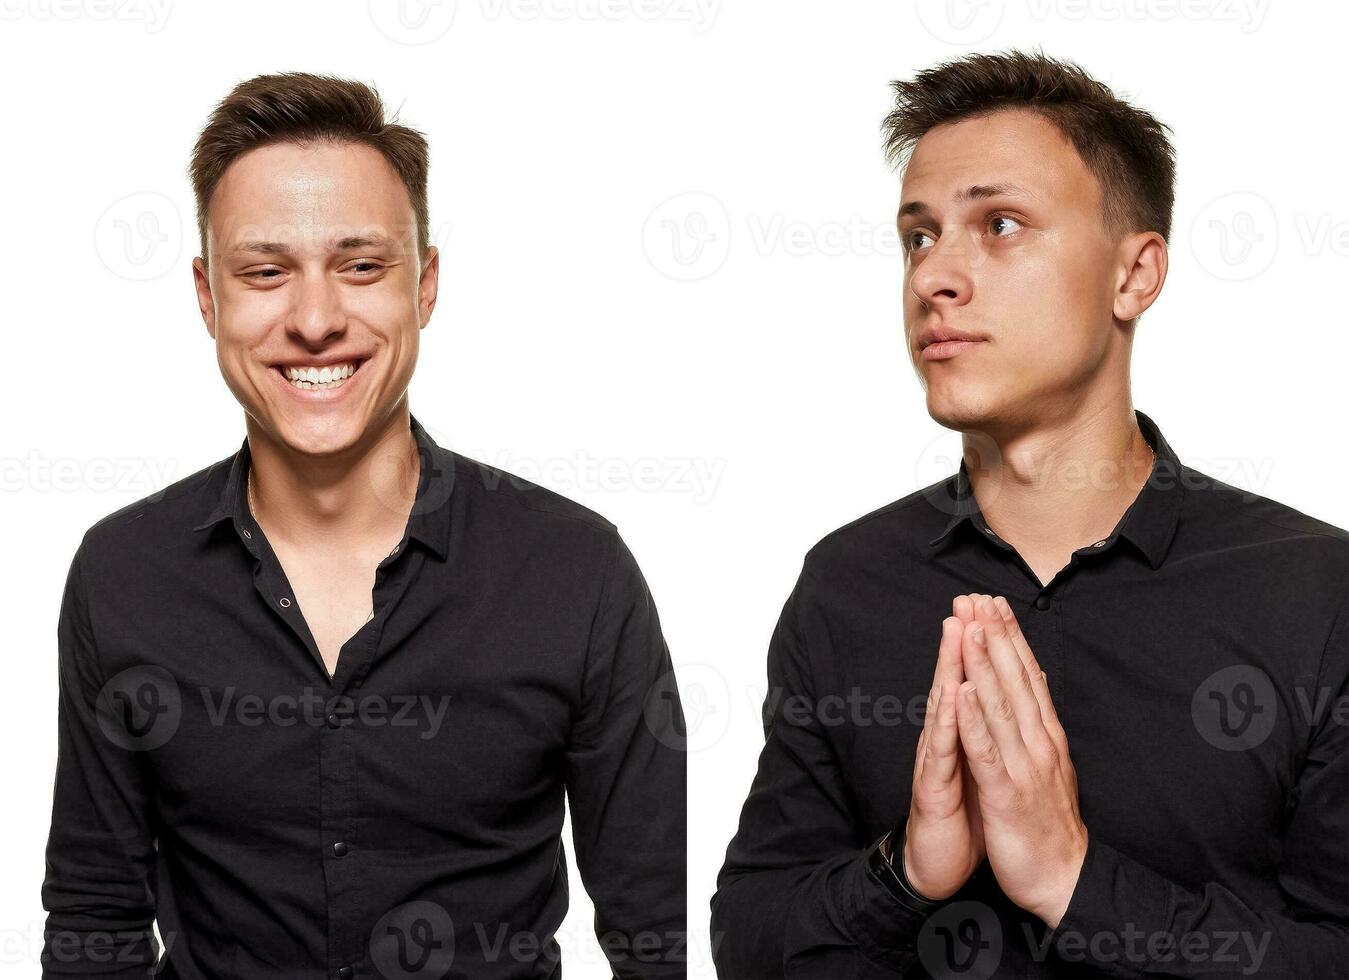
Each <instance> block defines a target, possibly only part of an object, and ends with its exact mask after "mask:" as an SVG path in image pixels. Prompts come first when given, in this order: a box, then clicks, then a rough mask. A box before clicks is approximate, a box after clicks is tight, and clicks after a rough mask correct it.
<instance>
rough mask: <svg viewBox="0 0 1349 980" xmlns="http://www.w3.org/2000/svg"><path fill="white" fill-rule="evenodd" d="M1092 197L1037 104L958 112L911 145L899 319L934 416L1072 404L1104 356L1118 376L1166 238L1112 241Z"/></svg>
mask: <svg viewBox="0 0 1349 980" xmlns="http://www.w3.org/2000/svg"><path fill="white" fill-rule="evenodd" d="M1101 193H1102V192H1101V186H1100V184H1099V182H1098V181H1097V179H1096V177H1095V176H1094V175H1093V174H1092V173H1091V171H1090V170H1088V169H1087V167H1086V165H1085V164H1084V163H1083V162H1082V159H1081V157H1080V156H1079V155H1078V153H1077V151H1076V149H1075V148H1074V147H1073V144H1072V143H1071V142H1070V141H1069V139H1068V137H1067V136H1065V135H1064V134H1063V133H1062V132H1061V131H1060V130H1059V129H1057V128H1056V127H1055V126H1054V125H1053V124H1052V123H1050V122H1049V121H1047V120H1046V119H1045V118H1044V117H1043V116H1040V115H1038V114H1036V113H1034V112H1028V111H1023V110H1015V109H1008V110H1001V111H997V112H993V113H991V114H987V115H982V116H975V117H970V118H967V119H962V120H957V121H955V122H950V123H945V124H942V125H940V126H937V127H934V128H933V129H931V130H929V131H928V132H927V133H925V134H924V135H923V137H922V138H921V139H920V140H919V141H918V143H917V144H916V146H915V147H914V151H913V154H912V156H911V158H910V161H909V165H908V167H907V169H906V171H905V176H904V182H903V190H902V195H901V202H900V209H899V215H898V223H899V237H900V240H901V242H902V243H903V246H904V256H905V271H904V279H905V291H904V323H905V338H906V340H907V346H908V350H909V353H910V356H911V357H912V358H913V361H914V365H915V368H916V370H917V372H918V375H919V379H920V381H921V382H922V384H923V387H924V389H925V391H926V393H927V401H928V411H929V413H930V414H931V416H932V417H933V418H934V419H935V420H937V421H938V422H940V423H941V424H943V425H945V426H947V427H949V428H953V429H961V430H969V429H981V428H990V427H992V426H994V425H996V424H998V423H1000V422H1001V423H1013V424H1014V423H1015V422H1016V421H1017V420H1024V419H1027V418H1031V417H1034V416H1035V415H1036V414H1038V413H1041V412H1043V406H1044V403H1045V402H1046V401H1049V402H1055V401H1057V402H1058V404H1059V405H1060V406H1061V407H1066V406H1069V405H1072V404H1074V403H1075V401H1077V400H1078V399H1080V398H1081V393H1082V392H1083V391H1084V390H1085V389H1086V388H1087V387H1089V386H1090V385H1091V383H1092V382H1093V380H1094V379H1096V378H1097V377H1098V376H1099V375H1100V374H1101V372H1102V368H1103V367H1104V366H1106V365H1107V364H1117V365H1120V366H1121V377H1120V378H1119V379H1118V380H1119V381H1120V382H1121V383H1123V382H1124V381H1125V377H1124V376H1123V372H1127V365H1128V349H1129V348H1128V344H1129V335H1128V334H1127V332H1126V331H1125V330H1124V329H1123V327H1124V324H1125V322H1127V321H1129V320H1131V319H1132V318H1134V317H1136V316H1137V315H1138V314H1139V313H1141V312H1143V310H1144V309H1146V308H1147V306H1148V305H1150V304H1151V302H1152V300H1153V298H1155V296H1156V294H1157V292H1158V291H1159V290H1160V288H1161V280H1162V279H1163V278H1164V277H1165V242H1164V240H1163V239H1162V238H1161V236H1160V235H1157V234H1155V233H1151V232H1148V233H1139V234H1131V235H1125V236H1121V237H1118V238H1116V237H1113V236H1111V235H1110V233H1109V231H1108V230H1107V228H1106V227H1105V224H1104V221H1103V218H1102V212H1101ZM1152 240H1155V241H1156V242H1159V243H1161V244H1162V248H1161V249H1160V252H1161V255H1160V256H1158V255H1157V254H1156V253H1157V251H1158V250H1157V249H1155V248H1145V246H1146V245H1147V244H1148V243H1149V242H1150V241H1152ZM1140 252H1143V253H1144V257H1143V258H1142V259H1141V260H1140V258H1139V256H1140ZM1140 265H1141V267H1140ZM952 337H968V338H971V339H970V340H969V341H967V342H964V343H962V342H960V341H952V340H949V339H946V340H944V341H943V338H952ZM1036 406H1040V407H1039V408H1036Z"/></svg>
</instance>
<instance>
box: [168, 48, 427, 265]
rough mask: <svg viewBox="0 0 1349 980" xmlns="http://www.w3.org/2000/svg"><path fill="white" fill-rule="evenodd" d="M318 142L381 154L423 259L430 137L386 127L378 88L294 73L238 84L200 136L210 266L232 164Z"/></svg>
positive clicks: (198, 169) (195, 182)
mask: <svg viewBox="0 0 1349 980" xmlns="http://www.w3.org/2000/svg"><path fill="white" fill-rule="evenodd" d="M321 140H327V141H330V142H336V143H344V142H345V143H361V144H364V145H366V146H369V147H371V148H372V149H375V150H378V151H379V152H380V153H381V154H382V155H383V157H384V159H385V160H387V161H388V162H389V164H390V166H392V167H393V169H394V172H395V173H397V174H398V177H399V179H400V180H402V182H403V186H404V187H406V188H407V192H408V197H409V198H410V199H411V201H412V211H413V214H414V215H415V216H416V220H417V246H418V248H419V250H420V252H421V254H422V256H425V255H426V253H427V250H428V249H429V248H430V244H431V238H430V228H429V226H430V216H429V213H428V209H427V203H426V178H427V171H428V167H429V164H428V157H429V153H428V149H427V144H426V137H425V136H423V135H422V134H421V133H419V132H417V131H416V130H414V129H409V128H408V127H406V126H400V125H398V124H396V122H395V121H394V120H392V119H390V120H387V121H386V119H385V108H384V102H383V101H382V100H381V99H380V96H379V92H378V91H377V90H376V89H375V88H374V86H371V85H366V84H365V83H364V82H356V81H351V80H349V79H344V78H335V77H333V76H331V75H311V74H309V73H307V72H298V71H292V72H282V73H280V74H275V75H258V76H256V77H254V78H250V79H248V80H247V81H245V82H240V83H239V84H238V85H236V86H234V88H233V89H231V90H230V93H229V94H228V95H226V96H225V98H224V99H222V100H221V101H220V103H219V105H217V106H216V107H215V111H214V112H212V113H211V118H210V119H209V120H208V121H207V123H206V126H205V128H204V129H202V131H201V135H200V136H198V137H197V143H196V146H195V147H193V150H192V163H191V165H190V166H189V167H188V176H189V177H190V178H191V181H192V192H193V195H194V196H195V197H196V201H197V233H198V235H200V236H201V255H202V259H203V260H204V261H206V262H208V263H209V261H210V257H209V256H208V255H207V240H206V211H207V207H208V205H209V204H210V203H211V195H212V194H213V193H214V192H215V188H216V185H217V184H219V183H220V178H221V177H222V176H224V173H225V171H226V169H228V167H229V165H230V164H231V163H233V162H234V161H235V160H236V159H237V158H238V157H240V156H242V155H243V154H244V153H247V152H248V151H249V150H253V149H256V148H258V147H260V146H267V145H269V144H272V143H281V142H291V143H309V142H316V141H321Z"/></svg>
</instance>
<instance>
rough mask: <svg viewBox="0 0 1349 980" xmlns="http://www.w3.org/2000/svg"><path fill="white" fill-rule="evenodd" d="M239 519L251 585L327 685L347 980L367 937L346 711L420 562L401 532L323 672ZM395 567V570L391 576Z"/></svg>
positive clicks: (325, 805) (270, 565) (274, 569)
mask: <svg viewBox="0 0 1349 980" xmlns="http://www.w3.org/2000/svg"><path fill="white" fill-rule="evenodd" d="M242 521H243V523H241V524H240V526H239V531H240V535H241V538H242V540H243V544H244V546H245V547H246V548H247V549H248V551H249V554H251V555H252V556H253V585H254V588H255V589H256V591H257V593H258V595H259V596H261V598H262V600H263V601H264V602H266V603H267V604H268V606H269V608H272V609H274V610H275V611H276V612H277V613H278V614H279V615H280V617H281V619H282V621H284V622H285V624H286V625H287V626H288V627H289V628H290V630H291V632H292V633H293V634H294V636H295V637H296V639H298V640H299V641H300V643H301V645H302V646H304V648H305V649H306V650H307V651H308V652H309V655H310V660H311V661H312V662H313V663H314V664H315V666H317V668H318V671H319V673H320V675H321V676H322V677H323V679H324V682H325V683H326V685H327V687H328V690H329V697H328V698H327V700H326V702H325V704H324V716H325V717H324V723H323V725H321V726H320V727H319V729H318V735H319V738H318V750H319V753H318V765H319V793H320V806H319V822H320V826H319V839H320V840H321V841H322V842H323V843H322V845H321V846H322V849H323V874H324V881H325V885H326V890H327V899H328V900H327V909H328V963H329V972H330V975H331V976H333V977H336V978H338V980H350V978H352V977H354V976H355V968H354V967H353V966H352V965H351V964H353V963H357V962H359V961H360V960H361V958H362V957H363V956H364V952H365V944H366V942H367V941H368V937H367V936H366V935H364V933H363V926H362V923H361V921H360V915H361V912H360V909H361V894H362V891H361V884H360V871H361V861H360V859H359V853H358V852H359V848H358V844H357V842H356V841H354V840H353V836H354V835H353V833H352V828H353V827H354V826H355V825H356V824H357V823H358V821H359V820H361V819H362V816H363V815H362V814H360V813H359V812H358V810H357V801H358V800H359V799H360V794H359V793H358V792H357V791H356V789H357V788H356V786H355V785H354V782H353V781H354V778H355V765H354V753H355V750H356V745H355V742H354V739H357V738H359V737H360V732H359V728H358V726H354V725H352V724H351V723H350V717H351V716H352V715H353V713H354V712H352V711H350V710H347V709H348V708H349V707H350V706H351V705H352V702H353V701H354V699H355V697H356V693H355V692H357V691H359V689H360V686H361V683H362V681H363V680H364V678H365V675H366V673H367V672H368V671H369V669H370V667H371V665H372V664H373V662H374V660H375V659H376V654H377V652H378V649H379V640H380V637H381V636H382V635H383V631H384V625H385V623H386V622H387V621H388V615H389V613H390V612H391V611H392V610H393V609H394V608H395V607H396V605H397V601H398V599H399V598H400V597H401V596H402V594H403V593H404V592H405V591H406V590H407V588H408V586H409V585H410V583H411V582H412V581H413V579H414V578H415V577H416V574H417V571H418V567H419V562H417V561H415V560H408V559H407V558H406V556H407V552H408V548H407V542H408V536H407V535H406V534H404V536H403V540H402V541H401V542H400V543H399V544H396V545H394V547H393V550H392V551H390V552H389V554H388V555H387V556H385V558H384V560H383V561H381V562H380V563H379V565H378V566H377V567H376V569H375V585H374V589H373V592H372V599H373V603H374V616H373V617H372V618H371V619H368V620H366V622H365V623H364V624H362V626H361V627H360V628H359V629H358V630H357V631H356V632H355V634H353V635H352V636H351V637H350V638H349V639H348V640H347V641H346V642H345V643H344V644H343V645H342V649H341V651H340V652H339V653H338V658H337V668H336V670H334V672H333V673H332V675H331V676H330V675H329V674H328V668H327V666H326V665H325V664H324V662H323V655H322V653H321V652H320V651H319V649H318V644H317V643H316V642H315V641H314V637H313V632H312V631H311V630H310V629H309V625H308V623H307V622H306V621H305V618H304V615H303V613H302V612H301V611H300V607H299V604H298V603H297V602H295V600H294V592H293V590H292V589H291V588H290V583H289V580H288V579H287V578H286V573H285V569H283V568H282V566H281V562H280V560H279V559H278V558H277V557H276V552H275V551H274V550H273V549H272V547H271V544H270V542H268V541H267V537H266V535H265V534H264V533H263V530H262V528H261V527H260V526H259V525H258V524H257V523H256V522H255V521H252V520H251V514H250V516H249V518H244V519H242ZM418 555H419V556H420V557H421V558H422V559H423V560H424V558H425V556H424V555H421V553H420V552H418ZM396 566H398V567H396ZM395 571H399V572H401V573H402V574H394V572H395ZM349 692H350V693H349Z"/></svg>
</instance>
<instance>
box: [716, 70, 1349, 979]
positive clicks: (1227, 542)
mask: <svg viewBox="0 0 1349 980" xmlns="http://www.w3.org/2000/svg"><path fill="white" fill-rule="evenodd" d="M895 89H896V92H897V101H896V106H895V109H894V112H893V113H892V114H891V115H890V116H889V117H888V118H887V120H886V124H885V126H886V133H887V148H888V150H889V151H890V152H891V154H892V158H893V159H895V160H896V162H903V163H905V167H904V177H903V186H902V190H901V200H900V205H899V214H898V221H899V233H900V237H901V239H902V242H903V246H904V259H905V265H904V287H905V289H904V326H905V338H906V340H907V347H908V350H909V353H910V356H911V357H912V360H913V363H914V367H915V369H916V372H917V375H918V378H919V381H920V383H921V385H922V387H923V390H924V391H925V393H926V399H927V411H928V414H929V415H930V416H931V417H932V418H934V419H935V420H937V421H938V422H939V423H941V424H942V425H943V426H946V427H947V428H950V429H953V430H956V431H958V432H960V433H961V435H962V443H963V452H962V461H961V464H960V467H959V469H958V471H957V472H956V473H955V474H954V475H952V476H950V477H949V478H948V479H945V480H943V481H941V482H939V483H936V484H933V485H932V486H929V487H925V488H923V489H921V490H919V491H916V492H914V493H912V494H910V495H908V496H906V497H904V498H903V499H901V500H898V501H897V502H895V503H892V504H890V505H889V506H886V507H883V508H881V509H880V510H877V511H875V512H873V513H871V514H869V515H867V516H865V517H862V518H860V519H858V520H857V521H854V522H853V523H851V524H848V525H847V526H845V527H843V528H841V529H839V530H837V531H835V532H834V533H832V534H830V535H828V536H827V537H825V538H824V539H823V540H822V541H820V542H819V543H818V544H817V545H816V546H815V547H814V548H813V549H811V551H810V552H809V554H808V555H807V556H806V559H805V563H804V567H803V569H802V572H801V575H800V578H799V580H798V582H797V585H796V588H795V589H794V590H793V592H792V594H791V596H790V597H789V598H788V600H787V602H786V605H785V607H784V609H783V613H782V616H781V619H780V620H779V622H778V625H777V629H776V630H775V632H774V633H773V637H772V640H771V642H770V645H769V650H768V681H769V692H768V698H767V700H766V701H765V704H764V731H765V736H766V743H765V745H764V748H763V751H762V753H761V755H760V757H759V764H758V771H757V773H756V775H755V777H754V781H753V785H752V786H751V788H750V793H749V797H748V799H747V800H746V802H745V805H744V808H743V811H742V813H741V817H740V824H739V829H738V831H737V833H736V834H735V837H734V839H733V840H732V841H731V843H730V846H729V848H728V849H727V854H726V861H725V865H724V866H723V868H722V870H721V873H720V875H719V877H718V882H717V891H716V894H715V895H714V897H713V899H712V930H713V932H712V940H713V948H714V950H715V951H716V961H717V966H718V970H719V973H720V975H721V976H722V977H724V978H746V977H784V976H786V977H813V978H823V977H863V976H865V977H881V976H893V977H927V976H932V977H954V976H964V977H977V978H985V977H991V976H999V977H1027V976H1034V977H1063V978H1067V977H1074V978H1077V977H1097V976H1129V977H1132V976H1143V975H1149V976H1150V975H1166V976H1185V977H1206V978H1207V977H1218V976H1233V977H1237V976H1244V977H1250V976H1259V977H1281V978H1295V977H1300V978H1309V977H1349V534H1347V533H1346V532H1345V531H1344V530H1342V529H1341V528H1338V527H1335V526H1333V525H1330V524H1327V523H1325V522H1323V521H1319V520H1316V519H1314V518H1312V517H1309V516H1307V515H1305V514H1302V513H1299V512H1298V511H1296V510H1294V509H1292V508H1291V507H1288V506H1285V505H1282V504H1279V503H1277V502H1275V501H1273V500H1270V499H1268V498H1265V497H1262V496H1259V495H1257V494H1254V493H1249V492H1245V491H1241V490H1238V489H1237V488H1235V487H1232V486H1229V485H1228V484H1226V483H1223V482H1221V481H1219V480H1217V479H1214V478H1212V477H1209V476H1206V475H1205V474H1203V473H1200V472H1198V471H1197V470H1195V469H1193V468H1191V467H1189V466H1186V465H1184V464H1182V463H1181V462H1180V460H1179V458H1178V457H1177V455H1176V453H1175V452H1174V451H1173V450H1172V449H1171V447H1170V445H1169V444H1168V443H1167V441H1166V439H1165V438H1163V436H1162V433H1161V430H1160V428H1159V426H1158V425H1157V423H1156V422H1154V421H1153V419H1151V418H1150V417H1149V416H1147V415H1145V414H1143V413H1142V412H1139V411H1136V410H1135V409H1134V408H1133V406H1132V399H1131V395H1130V387H1129V363H1130V354H1131V350H1132V346H1133V340H1134V335H1135V332H1136V330H1137V328H1138V322H1139V318H1140V316H1141V315H1142V314H1143V313H1144V312H1145V311H1146V310H1148V309H1149V308H1150V307H1151V306H1152V304H1153V302H1154V301H1155V300H1156V299H1157V297H1158V295H1159V294H1160V293H1161V289H1162V284H1163V282H1164V280H1165V278H1166V272H1167V242H1168V239H1169V235H1170V227H1171V211H1172V201H1173V190H1172V187H1173V180H1174V163H1173V151H1172V147H1171V144H1170V142H1169V140H1168V138H1167V136H1166V127H1165V126H1163V125H1162V124H1161V123H1159V122H1158V121H1157V120H1156V119H1154V118H1153V117H1152V116H1151V115H1149V114H1148V113H1147V112H1145V111H1143V110H1141V109H1138V108H1136V107H1134V106H1131V105H1129V104H1128V103H1127V102H1124V101H1123V100H1121V99H1119V98H1117V97H1116V96H1115V95H1114V94H1113V93H1111V92H1110V90H1109V89H1107V88H1106V87H1105V86H1104V85H1102V84H1101V83H1099V82H1097V81H1095V80H1094V79H1092V78H1091V77H1090V76H1088V75H1087V74H1086V73H1085V72H1084V71H1083V70H1082V69H1081V68H1080V67H1078V66H1076V65H1074V64H1072V63H1069V62H1061V61H1056V60H1053V59H1049V58H1046V57H1044V56H1043V55H1041V54H1026V53H1021V52H1007V53H1004V54H978V55H972V56H969V57H966V58H963V59H958V60H955V61H952V62H949V63H947V64H944V65H940V66H937V67H935V68H932V69H929V70H926V71H923V72H920V73H919V74H918V75H917V77H916V78H915V79H913V80H911V81H904V82H897V83H895ZM1217 387H1218V386H1217V385H1214V388H1215V389H1216V388H1217ZM1195 388H1196V390H1201V389H1202V381H1198V382H1196V385H1195ZM844 702H846V703H847V704H848V705H849V706H851V709H852V710H850V711H840V710H839V707H838V706H839V705H840V704H841V703H844Z"/></svg>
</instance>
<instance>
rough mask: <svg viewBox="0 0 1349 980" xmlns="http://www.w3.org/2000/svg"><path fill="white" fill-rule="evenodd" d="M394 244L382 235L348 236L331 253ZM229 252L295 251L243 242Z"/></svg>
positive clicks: (282, 245) (275, 244) (278, 244)
mask: <svg viewBox="0 0 1349 980" xmlns="http://www.w3.org/2000/svg"><path fill="white" fill-rule="evenodd" d="M395 244H396V243H395V241H394V240H393V239H392V238H388V237H386V236H384V235H348V236H347V237H345V238H339V239H338V240H337V241H336V242H335V243H334V244H333V251H335V252H354V251H356V250H357V249H363V248H391V247H393V246H394V245H395ZM230 251H232V252H243V253H249V254H254V255H291V254H293V253H294V252H295V249H293V248H292V247H291V246H289V245H287V244H286V243H285V242H263V241H245V242H240V243H239V244H237V245H235V246H234V248H232V249H231V250H230Z"/></svg>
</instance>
